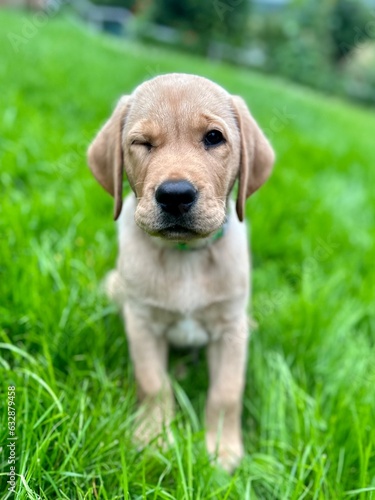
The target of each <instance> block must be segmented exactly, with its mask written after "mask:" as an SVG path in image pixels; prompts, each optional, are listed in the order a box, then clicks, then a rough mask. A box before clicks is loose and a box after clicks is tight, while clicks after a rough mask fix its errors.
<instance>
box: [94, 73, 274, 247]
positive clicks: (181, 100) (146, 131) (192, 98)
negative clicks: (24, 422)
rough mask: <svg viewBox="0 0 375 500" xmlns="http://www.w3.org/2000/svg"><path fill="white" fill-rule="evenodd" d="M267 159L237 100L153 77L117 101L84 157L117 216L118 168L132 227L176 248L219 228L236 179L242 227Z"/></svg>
mask: <svg viewBox="0 0 375 500" xmlns="http://www.w3.org/2000/svg"><path fill="white" fill-rule="evenodd" d="M245 135H246V136H247V137H245ZM257 148H258V150H259V151H258V152H257ZM273 159H274V157H273V151H272V149H271V147H270V145H269V143H268V141H267V140H266V139H265V137H264V136H263V134H262V133H261V131H260V129H259V128H258V126H257V125H256V123H255V121H254V120H253V119H252V118H251V116H250V114H249V112H248V110H247V108H246V105H245V104H244V102H243V101H242V100H241V99H240V98H234V97H232V96H231V95H230V94H228V93H227V92H226V91H225V90H224V89H222V88H221V87H219V86H218V85H216V84H214V83H213V82H211V81H209V80H206V79H205V78H201V77H197V76H193V75H183V74H173V75H164V76H160V77H157V78H155V79H153V80H151V81H149V82H146V83H144V84H142V85H141V86H139V87H138V88H137V89H136V91H135V92H134V93H133V94H132V95H131V96H129V97H126V98H123V99H122V100H121V101H120V103H119V104H118V106H117V108H116V109H115V111H114V113H113V115H112V117H111V119H110V120H109V121H108V122H107V124H106V125H105V126H104V127H103V129H102V130H101V131H100V132H99V134H98V136H97V137H96V139H95V140H94V142H93V143H92V145H91V147H90V150H89V165H90V167H91V168H92V170H93V172H94V175H95V176H96V177H97V179H98V180H99V182H100V183H101V184H102V185H103V186H104V187H105V188H106V189H107V190H108V191H109V192H110V193H111V194H113V195H114V196H115V198H117V214H116V215H118V213H119V210H120V209H121V198H120V201H119V197H121V185H122V170H123V167H124V168H125V171H126V174H127V177H128V180H129V183H130V185H131V187H132V189H133V191H134V193H135V195H136V197H137V208H136V213H135V221H136V223H137V224H138V225H139V226H140V227H141V228H142V229H143V230H145V231H146V232H148V233H149V234H151V235H155V236H161V237H163V238H166V239H171V240H177V241H187V240H190V239H194V238H200V237H205V236H208V235H210V234H212V233H214V232H215V231H216V230H217V229H218V228H220V226H222V224H223V223H224V221H225V218H226V211H227V200H228V196H229V193H230V191H231V189H232V187H233V184H234V182H235V180H236V178H237V177H239V179H240V186H239V199H238V203H237V212H238V215H239V217H240V219H241V220H242V217H243V204H244V201H245V199H246V197H247V196H249V194H251V192H253V191H255V189H257V188H258V187H259V185H260V184H262V183H263V182H264V180H265V179H266V178H267V177H268V175H269V172H270V170H271V167H272V163H273ZM111 165H112V166H111Z"/></svg>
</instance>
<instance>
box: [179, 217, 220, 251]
mask: <svg viewBox="0 0 375 500" xmlns="http://www.w3.org/2000/svg"><path fill="white" fill-rule="evenodd" d="M226 226H227V223H225V224H224V225H223V226H221V228H220V229H218V230H217V231H216V233H215V234H213V235H212V236H211V238H210V239H209V240H208V242H207V245H204V246H197V247H196V246H194V245H192V244H191V243H187V242H181V243H176V244H175V245H174V248H175V249H176V250H181V251H182V252H186V251H188V252H191V251H193V250H201V249H202V248H207V246H209V245H211V244H212V243H214V242H215V241H217V240H220V239H221V238H222V237H223V236H224V234H225V231H226Z"/></svg>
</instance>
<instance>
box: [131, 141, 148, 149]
mask: <svg viewBox="0 0 375 500" xmlns="http://www.w3.org/2000/svg"><path fill="white" fill-rule="evenodd" d="M132 146H144V147H145V148H147V149H148V150H149V151H151V149H152V147H153V146H152V144H151V142H147V141H145V142H141V141H133V142H132Z"/></svg>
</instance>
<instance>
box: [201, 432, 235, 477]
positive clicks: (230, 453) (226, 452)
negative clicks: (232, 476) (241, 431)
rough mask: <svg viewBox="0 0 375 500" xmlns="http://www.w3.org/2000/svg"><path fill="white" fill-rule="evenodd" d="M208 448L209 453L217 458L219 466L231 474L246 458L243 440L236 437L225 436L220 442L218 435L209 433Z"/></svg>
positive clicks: (207, 436)
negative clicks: (244, 457)
mask: <svg viewBox="0 0 375 500" xmlns="http://www.w3.org/2000/svg"><path fill="white" fill-rule="evenodd" d="M206 446H207V451H208V453H209V454H210V455H211V456H213V457H215V458H216V460H217V463H218V465H219V466H220V467H222V468H223V469H224V470H226V471H227V472H229V473H232V472H233V471H234V470H235V469H236V468H237V467H238V465H239V463H240V461H241V459H242V458H243V456H244V449H243V444H242V441H241V438H240V437H238V436H235V435H228V436H224V435H223V436H221V439H220V442H218V435H217V434H216V433H212V432H208V433H207V434H206Z"/></svg>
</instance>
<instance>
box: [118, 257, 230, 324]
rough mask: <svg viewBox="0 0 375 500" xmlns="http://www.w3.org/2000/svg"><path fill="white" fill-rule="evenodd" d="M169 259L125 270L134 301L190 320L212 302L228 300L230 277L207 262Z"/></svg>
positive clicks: (135, 265) (127, 285)
mask: <svg viewBox="0 0 375 500" xmlns="http://www.w3.org/2000/svg"><path fill="white" fill-rule="evenodd" d="M194 257H195V256H188V257H187V258H186V259H183V258H181V257H180V256H179V258H176V256H174V255H172V256H169V258H168V260H167V261H164V260H163V259H160V260H159V261H155V264H154V265H153V266H149V267H148V269H147V271H146V270H145V269H144V268H142V266H141V264H140V263H139V262H135V261H134V262H133V264H132V263H128V264H127V265H125V268H124V269H123V273H124V278H125V282H126V288H127V292H128V294H129V295H131V296H132V298H134V299H136V300H138V301H140V302H142V303H144V304H146V305H149V306H151V307H155V308H158V309H161V310H165V311H171V312H174V313H178V314H181V315H182V316H183V317H186V316H189V317H190V316H191V315H192V314H194V312H195V311H196V310H198V309H199V310H202V309H203V308H205V307H206V306H209V305H210V304H212V302H213V301H215V302H217V301H221V300H225V299H226V298H227V295H228V291H229V290H230V287H228V282H229V281H230V280H231V276H230V273H225V271H224V270H223V269H220V267H219V266H217V265H215V263H214V262H212V261H210V259H209V258H206V259H204V258H203V259H198V258H197V259H195V258H194Z"/></svg>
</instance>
